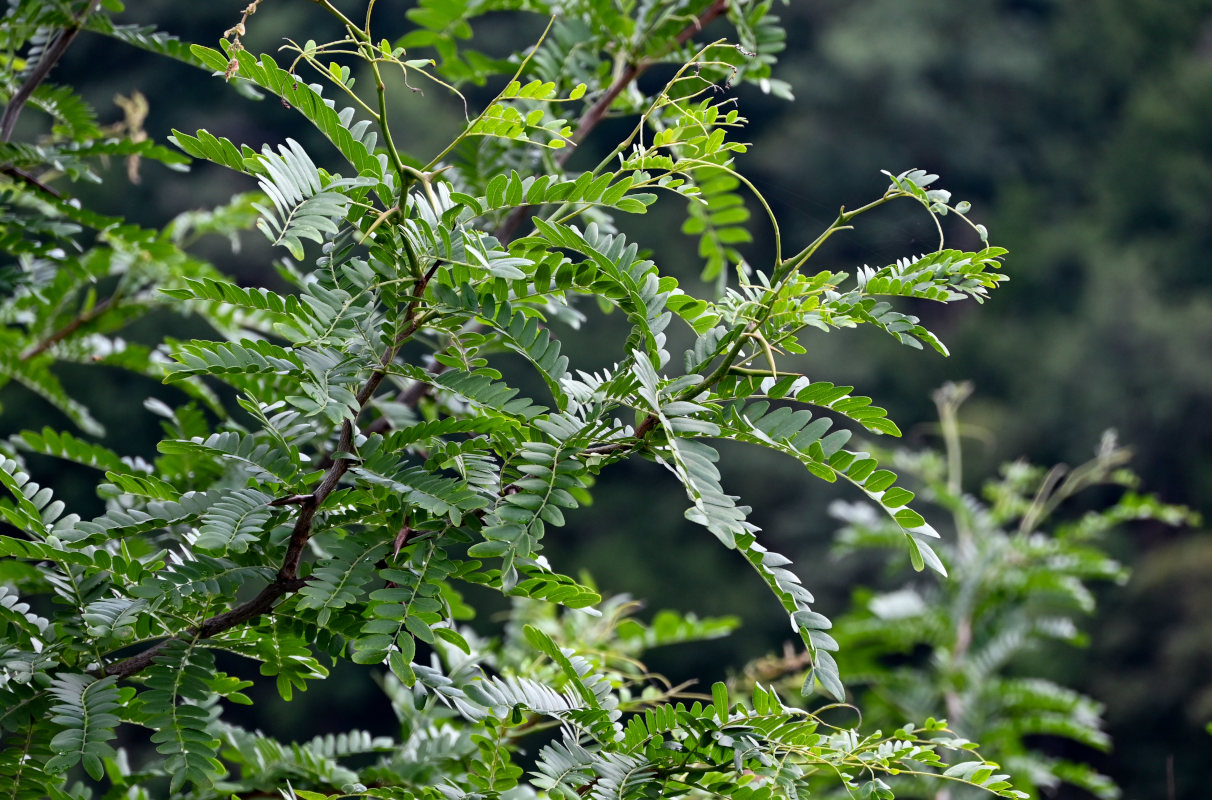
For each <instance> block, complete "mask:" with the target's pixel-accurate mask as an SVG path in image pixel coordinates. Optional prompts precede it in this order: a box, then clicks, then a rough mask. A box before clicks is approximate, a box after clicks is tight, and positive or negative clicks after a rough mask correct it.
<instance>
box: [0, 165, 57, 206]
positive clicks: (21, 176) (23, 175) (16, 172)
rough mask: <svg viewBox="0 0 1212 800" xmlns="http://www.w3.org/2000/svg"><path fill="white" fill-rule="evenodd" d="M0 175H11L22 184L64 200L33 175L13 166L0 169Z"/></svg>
mask: <svg viewBox="0 0 1212 800" xmlns="http://www.w3.org/2000/svg"><path fill="white" fill-rule="evenodd" d="M0 174H4V175H10V176H12V177H14V178H16V179H17V180H19V181H21V182H22V183H24V184H27V185H29V186H32V187H34V188H35V189H37V190H38V191H40V192H45V193H46V194H49V195H50V196H51V197H53V198H55V199H56V200H62V199H63V195H61V194H59V193H58V192H56V191H55V190H54V189H52V188H51V187H49V186H47V185H46V184H45V183H43V182H42V181H40V180H38V179H37V178H35V177H34V176H33V175H30V174H29V173H28V172H26V171H25V170H21V169H17V168H16V167H14V166H12V165H9V164H6V165H4V166H2V167H0Z"/></svg>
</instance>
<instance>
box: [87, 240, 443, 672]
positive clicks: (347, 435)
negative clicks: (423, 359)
mask: <svg viewBox="0 0 1212 800" xmlns="http://www.w3.org/2000/svg"><path fill="white" fill-rule="evenodd" d="M436 270H437V265H436V264H435V265H434V267H433V268H432V269H431V270H430V271H429V273H428V274H427V275H425V277H424V278H423V279H422V280H421V281H420V282H419V283H418V284H417V285H416V287H415V288H414V289H413V299H412V301H411V302H410V303H409V304H408V309H407V310H406V311H405V317H406V318H407V319H408V324H406V325H405V326H404V329H403V330H402V331H400V333H399V335H397V336H396V339H395V341H394V342H393V343H392V346H391V347H389V348H388V349H387V352H386V353H384V354H383V357H382V358H381V359H380V360H379V367H378V369H376V370H375V371H374V372H372V373H371V374H370V377H368V378H367V379H366V382H365V383H364V384H363V385H362V388H361V389H360V390H359V391H358V395H357V399H358V406H359V409H362V408H365V407H366V406H367V404H368V403H369V402H370V398H372V397H373V396H374V393H375V391H376V390H377V389H378V388H379V385H380V384H381V383H382V382H383V378H384V377H386V375H387V368H388V366H389V365H390V364H391V362H392V361H394V360H395V357H396V354H397V353H398V352H399V350H400V347H402V346H403V345H404V343H405V342H407V341H408V340H409V339H410V338H411V337H412V335H413V334H414V333H416V332H417V329H418V328H420V327H421V316H420V315H419V314H418V313H417V309H418V306H419V305H420V302H421V298H422V296H423V295H424V294H425V286H426V284H428V282H429V279H430V278H432V277H433V274H434V272H435V271H436ZM353 432H354V423H353V421H350V420H346V421H345V422H344V423H342V424H341V434H340V437H339V438H338V440H337V450H336V453H335V456H336V457H335V458H334V459H333V460H332V461H331V463H330V464H329V465H328V467H327V469H326V471H325V472H324V477H323V478H321V479H320V483H319V485H317V486H316V489H315V491H313V492H312V493H311V494H309V495H293V496H291V497H287V498H284V499H282V500H281V501H277V500H276V501H273V502H272V503H271V505H293V504H296V503H297V504H298V505H299V516H298V517H297V518H296V519H295V525H294V527H293V528H292V529H291V532H290V542H289V543H288V544H287V546H286V553H285V554H284V555H283V556H282V566H281V567H280V568H279V569H278V574H277V576H276V577H275V578H274V580H273V582H272V583H270V584H268V585H267V586H266V587H265V588H264V589H262V590H261V591H260V592H259V593H258V594H257V596H256V597H254V598H252V599H251V600H249V601H247V602H245V603H241V604H240V605H238V606H236V607H235V608H232V609H230V610H228V611H224V612H223V613H221V614H216V615H214V616H213V617H210V618H209V619H207V620H205V621H204V622H202V624H201V625H199V626H198V627H197V628H193V629H191V630H190V631H188V632H186V633H185V634H183V635H182V636H179V637H170V638H168V639H164V640H162V641H160V642H158V643H156V644H154V645H152V646H151V647H149V648H147V649H146V650H143V651H142V652H139V653H136V654H135V655H133V656H131V657H130V658H126V659H123V660H122V661H118V662H115V663H113V664H110V665H109V666H107V667H106V668H105V674H106V675H116V676H117V677H119V678H129V677H130V676H131V675H134V674H136V673H138V672H141V671H142V670H144V669H146V668H147V667H148V666H149V665H150V664H151V663H152V660H153V659H155V657H156V654H157V653H159V652H160V651H161V650H163V649H164V646H165V645H166V644H167V643H168V642H170V641H172V640H173V639H174V638H182V639H191V638H192V639H206V638H209V637H211V636H215V635H216V634H219V633H222V632H223V631H225V630H228V629H230V628H234V627H236V626H237V625H242V624H244V623H245V622H248V621H250V620H254V619H256V618H257V617H260V616H261V615H262V614H267V613H269V612H270V611H271V610H273V607H274V604H275V603H276V602H277V601H278V600H279V599H280V598H281V597H283V596H285V595H287V594H291V593H292V592H297V591H298V590H299V589H301V588H303V586H304V585H306V583H307V580H306V579H305V578H300V577H299V565H300V563H302V560H303V551H304V550H305V549H306V548H307V543H308V542H309V541H310V540H311V531H312V525H313V524H314V522H315V518H316V512H317V511H318V510H319V508H320V506H321V505H323V504H324V501H325V500H326V499H327V498H328V496H329V495H330V494H332V492H333V490H334V489H336V488H337V484H339V483H340V481H341V478H342V477H343V476H344V475H345V473H346V472H347V471H349V467H350V464H351V463H352V462H351V460H350V455H349V454H350V453H351V452H352V450H353Z"/></svg>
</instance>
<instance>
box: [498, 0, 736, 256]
mask: <svg viewBox="0 0 1212 800" xmlns="http://www.w3.org/2000/svg"><path fill="white" fill-rule="evenodd" d="M728 2H729V0H716V1H715V2H714V3H712V4H711V6H709V7H708V8H707V9H706V10H705V11H704V12H703V13H702V14H700V15H699V16H698V17H696V18H695V19H694V20H692V21H691V22H690V24H688V25H687V26H686V27H685V28H683V29H682V30H681V31H680V32H679V33H678V35H677V36H676V37H675V39H674V42H673V43H671V44H670V46H669V47H668V49H667V51H666V52H668V50H673V49H674V48H675V47H681V46H682V45H684V44H686V42H688V41H689V40H690V37H692V36H694V35H695V34H697V33H699V32H700V31H701V30H703V28H705V27H707V25H708V24H709V23H710V22H712V21H713V20H714V19H715V18H716V17H718V16H720V15H721V14H723V13H724V12H726V11H727V10H728ZM656 63H657V62H656V61H655V60H654V59H651V58H646V59H643V60H641V61H637V62H634V63H632V64H629V65H628V66H627V69H625V70H623V72H622V73H621V74H620V75H619V77H618V78H617V79H616V80H615V82H614V83H613V84H611V85H610V87H609V88H608V89H607V90H606V91H605V92H604V93H603V94H602V96H601V97H599V98H598V99H597V101H596V102H595V103H594V104H593V105H592V106H590V107H589V109H588V110H586V112H585V114H584V115H583V116H582V117H581V120H580V122H579V123H578V124H577V129H576V131H574V132H573V134H572V137H571V138H570V141H571V142H572V143H573V144H574V145H577V144H580V143H581V142H582V141H584V140H585V137H586V136H588V135H589V133H590V131H592V130H593V129H594V128H596V127H597V126H598V123H600V122H601V121H602V120H603V119H604V118H605V116H606V112H608V111H609V110H610V106H612V105H613V104H614V101H615V98H617V97H618V96H619V95H620V94H622V93H623V90H624V89H626V88H627V87H628V86H630V85H631V84H632V83H634V82H635V81H636V80H637V79H638V78H639V77H640V76H641V75H643V74H644V73H645V72H647V71H648V70H649V68H651V67H652V66H653V65H654V64H656ZM572 152H573V151H572V148H566V149H565V150H564V151H563V152H561V153H560V154H559V155H557V156H556V163H557V164H558V165H560V166H563V165H564V162H566V161H567V160H568V159H569V158H570V157H571V156H572ZM533 208H534V207H533V206H518V207H517V208H515V209H514V210H513V211H511V212H510V213H509V216H508V217H506V218H505V221H504V222H502V223H501V225H500V227H499V228H498V229H497V239H499V240H500V241H501V242H508V241H509V240H510V239H512V238H513V236H514V234H516V233H517V230H518V228H520V227H521V226H522V223H523V222H524V221H525V220H526V218H527V217H528V216H529V215H530V212H531V211H532V210H533Z"/></svg>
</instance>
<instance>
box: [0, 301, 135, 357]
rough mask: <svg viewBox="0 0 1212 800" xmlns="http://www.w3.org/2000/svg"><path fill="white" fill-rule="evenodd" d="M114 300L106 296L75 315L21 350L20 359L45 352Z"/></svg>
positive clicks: (93, 317)
mask: <svg viewBox="0 0 1212 800" xmlns="http://www.w3.org/2000/svg"><path fill="white" fill-rule="evenodd" d="M115 297H116V296H115ZM114 300H115V298H114V297H107V298H106V299H104V300H102V301H101V302H100V303H97V305H95V306H93V307H92V308H91V309H89V310H88V311H86V312H84V313H82V314H79V315H77V316H76V317H75V319H73V320H72V321H71V322H69V323H67V324H66V325H64V326H63V327H62V328H60V329H59V330H57V331H55V332H54V333H52V334H51V335H50V336H47V337H46V338H45V339H43V340H42V341H40V342H38V343H37V344H35V345H33V346H31V347H30V348H29V349H28V350H26V351H25V352H23V353H22V354H21V360H22V361H29V360H30V359H31V358H33V357H35V356H38V355H41V354H42V353H45V352H46V351H47V350H49V349H50V348H52V347H54V346H55V345H56V344H58V343H59V342H61V341H63V340H64V339H66V338H67V337H68V336H71V335H72V334H73V333H75V332H76V331H77V330H78V329H79V328H80V327H81V326H82V325H87V324H88V323H90V322H92V321H93V320H95V319H96V318H97V317H99V316H101V315H102V314H104V313H105V312H106V311H109V309H110V307H111V306H113V305H114Z"/></svg>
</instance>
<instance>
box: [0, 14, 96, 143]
mask: <svg viewBox="0 0 1212 800" xmlns="http://www.w3.org/2000/svg"><path fill="white" fill-rule="evenodd" d="M100 3H101V0H90V2H89V4H88V6H87V7H86V8H85V9H84V10H83V11H82V12H80V15H79V16H78V17H76V19H75V21H74V23H73V24H72V25H70V26H68V27H66V28H64V29H63V30H62V31H60V32H59V35H58V36H56V37H55V40H54V41H53V42H51V44H50V47H48V48H46V51H45V52H44V53H43V54H42V58H41V59H40V60H39V61H38V66H36V67H34V70H33V72H31V73H30V75H29V77H28V78H26V80H25V83H23V84H21V88H19V89H17V91H16V92H15V93H14V94H13V96H12V98H11V99H10V100H9V101H8V105H7V106H5V107H4V114H3V115H0V142H7V141H8V140H9V139H11V138H12V136H13V128H15V127H16V126H17V117H19V116H21V109H22V108H24V107H25V104H26V102H28V101H29V99H30V97H32V96H33V94H34V92H35V91H37V89H38V87H39V86H40V85H41V84H42V81H44V80H46V76H47V75H49V74H50V71H51V70H52V69H54V68H55V64H56V63H58V61H59V59H60V58H62V57H63V54H64V53H65V52H67V48H68V47H69V46H71V43H72V40H73V39H75V38H76V34H77V33H79V32H80V29H81V28H83V27H84V22H85V20H87V19H88V18H89V17H90V16H91V15H92V13H93V12H94V11H96V10H97V6H98V5H99V4H100Z"/></svg>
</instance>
